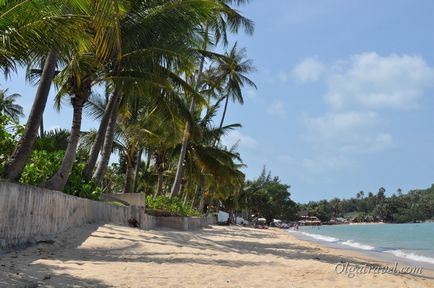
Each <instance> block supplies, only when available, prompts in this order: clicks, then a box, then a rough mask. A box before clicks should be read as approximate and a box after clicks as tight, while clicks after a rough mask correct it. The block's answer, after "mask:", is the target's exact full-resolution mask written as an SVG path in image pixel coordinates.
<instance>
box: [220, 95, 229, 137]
mask: <svg viewBox="0 0 434 288" xmlns="http://www.w3.org/2000/svg"><path fill="white" fill-rule="evenodd" d="M228 102H229V95H227V96H226V99H225V108H224V109H223V115H222V120H221V121H220V129H221V128H222V127H223V122H224V121H225V117H226V111H227V110H228Z"/></svg>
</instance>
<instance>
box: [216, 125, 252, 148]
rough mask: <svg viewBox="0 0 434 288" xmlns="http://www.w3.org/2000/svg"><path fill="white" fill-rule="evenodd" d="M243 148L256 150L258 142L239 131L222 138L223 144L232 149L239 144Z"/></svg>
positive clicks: (233, 131)
mask: <svg viewBox="0 0 434 288" xmlns="http://www.w3.org/2000/svg"><path fill="white" fill-rule="evenodd" d="M237 143H238V145H239V146H240V147H242V148H248V149H255V148H256V147H257V146H258V142H257V141H256V140H255V139H254V138H253V137H250V136H247V135H244V134H242V133H241V132H239V131H237V130H232V131H230V132H229V133H228V134H226V135H224V136H223V138H222V144H223V145H225V146H227V147H231V146H233V145H235V144H237Z"/></svg>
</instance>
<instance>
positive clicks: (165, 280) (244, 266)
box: [0, 225, 434, 288]
mask: <svg viewBox="0 0 434 288" xmlns="http://www.w3.org/2000/svg"><path fill="white" fill-rule="evenodd" d="M53 240H54V242H53V243H51V242H50V243H39V244H37V245H35V246H32V247H29V248H27V249H25V250H21V251H18V252H12V253H9V254H6V255H1V260H0V287H258V288H259V287H260V288H271V287H279V288H280V287H288V288H296V287H327V288H331V287H382V288H387V287H415V288H421V287H434V278H433V275H432V274H431V273H430V272H425V271H424V273H423V274H422V276H409V275H397V276H396V275H387V274H385V275H373V274H369V275H357V276H355V277H354V278H349V277H347V276H345V275H338V274H337V273H336V272H335V265H336V263H339V262H340V261H344V262H346V261H349V262H351V263H360V264H365V263H367V261H368V260H366V259H364V258H362V257H361V256H360V255H357V254H355V253H350V252H347V251H341V250H333V249H329V248H325V247H321V246H319V245H318V244H315V243H308V242H304V241H300V240H297V239H295V238H294V237H292V236H290V235H288V234H287V233H286V232H285V231H280V230H272V229H270V230H256V229H251V228H241V227H220V226H213V227H212V228H208V229H204V230H201V231H197V232H177V231H170V230H152V231H142V230H139V229H134V228H128V227H121V226H116V225H104V226H100V227H98V226H96V225H85V226H83V227H80V228H77V229H71V230H69V231H67V232H65V233H62V234H60V235H58V236H57V237H56V238H54V239H53ZM369 263H373V262H372V260H369Z"/></svg>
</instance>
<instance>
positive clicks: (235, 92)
mask: <svg viewBox="0 0 434 288" xmlns="http://www.w3.org/2000/svg"><path fill="white" fill-rule="evenodd" d="M225 56H226V57H220V58H219V65H218V67H217V75H218V76H217V77H218V78H221V80H222V81H223V83H224V91H225V94H224V95H223V98H224V99H225V106H224V109H223V115H222V119H221V121H220V127H222V126H223V123H224V120H225V117H226V112H227V109H228V103H229V98H231V99H232V101H234V102H238V103H240V104H243V103H244V99H243V93H242V88H243V87H244V86H245V85H246V84H247V85H248V86H251V87H253V88H255V89H257V87H256V85H255V83H254V82H253V81H252V80H250V79H249V78H248V77H247V76H246V74H248V73H251V72H253V71H255V68H254V67H253V63H252V60H250V59H247V60H246V59H245V58H246V49H245V48H243V49H241V50H238V49H237V43H235V44H234V46H233V47H232V48H231V49H230V51H229V53H226V54H225Z"/></svg>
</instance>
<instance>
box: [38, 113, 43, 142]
mask: <svg viewBox="0 0 434 288" xmlns="http://www.w3.org/2000/svg"><path fill="white" fill-rule="evenodd" d="M39 135H40V137H41V138H42V137H44V115H41V124H40V125H39Z"/></svg>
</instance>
